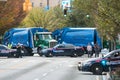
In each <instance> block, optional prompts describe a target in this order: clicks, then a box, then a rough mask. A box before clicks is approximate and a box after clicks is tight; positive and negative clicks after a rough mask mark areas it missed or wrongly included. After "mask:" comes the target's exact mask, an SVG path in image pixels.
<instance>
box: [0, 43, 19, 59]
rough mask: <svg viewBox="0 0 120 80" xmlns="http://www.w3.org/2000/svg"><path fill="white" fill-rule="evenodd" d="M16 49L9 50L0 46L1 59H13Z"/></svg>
mask: <svg viewBox="0 0 120 80" xmlns="http://www.w3.org/2000/svg"><path fill="white" fill-rule="evenodd" d="M16 52H17V50H16V49H9V48H8V47H7V46H5V45H2V44H0V56H1V57H15V56H16Z"/></svg>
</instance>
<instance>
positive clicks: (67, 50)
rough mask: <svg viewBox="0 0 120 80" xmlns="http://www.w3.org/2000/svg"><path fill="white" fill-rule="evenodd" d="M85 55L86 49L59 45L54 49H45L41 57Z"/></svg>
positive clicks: (70, 45)
mask: <svg viewBox="0 0 120 80" xmlns="http://www.w3.org/2000/svg"><path fill="white" fill-rule="evenodd" d="M83 54H84V48H82V47H77V46H74V45H72V44H57V45H56V46H54V47H53V48H48V49H43V50H42V51H41V55H45V56H46V57H51V56H71V57H77V56H82V55H83Z"/></svg>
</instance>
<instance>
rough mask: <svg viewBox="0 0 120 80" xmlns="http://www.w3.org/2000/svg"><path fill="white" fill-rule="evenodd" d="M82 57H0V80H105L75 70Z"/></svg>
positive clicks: (84, 58)
mask: <svg viewBox="0 0 120 80" xmlns="http://www.w3.org/2000/svg"><path fill="white" fill-rule="evenodd" d="M87 59H88V58H86V56H83V57H77V58H73V57H64V56H63V57H51V58H47V57H39V56H38V55H35V56H32V57H23V58H6V57H0V80H107V79H106V75H93V74H92V73H90V72H81V71H78V70H77V62H78V61H79V60H87Z"/></svg>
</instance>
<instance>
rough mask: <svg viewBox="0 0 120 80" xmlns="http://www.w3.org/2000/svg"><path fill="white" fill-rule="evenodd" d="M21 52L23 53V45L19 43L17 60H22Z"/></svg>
mask: <svg viewBox="0 0 120 80" xmlns="http://www.w3.org/2000/svg"><path fill="white" fill-rule="evenodd" d="M21 51H22V45H21V44H20V43H18V45H17V58H19V57H20V58H22V53H21Z"/></svg>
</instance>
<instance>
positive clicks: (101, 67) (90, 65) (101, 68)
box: [78, 49, 120, 75]
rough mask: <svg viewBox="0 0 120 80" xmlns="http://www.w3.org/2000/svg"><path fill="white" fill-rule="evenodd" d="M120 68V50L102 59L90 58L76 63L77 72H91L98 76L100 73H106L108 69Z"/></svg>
mask: <svg viewBox="0 0 120 80" xmlns="http://www.w3.org/2000/svg"><path fill="white" fill-rule="evenodd" d="M116 67H120V49H118V50H113V51H111V52H109V53H107V54H106V55H105V56H104V57H102V58H92V59H88V60H87V61H84V62H81V61H80V62H78V70H80V71H87V72H92V73H93V74H96V75H100V74H102V72H108V71H109V68H111V70H112V69H114V68H116Z"/></svg>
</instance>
